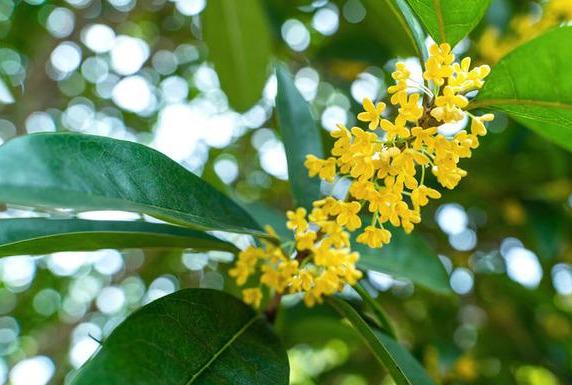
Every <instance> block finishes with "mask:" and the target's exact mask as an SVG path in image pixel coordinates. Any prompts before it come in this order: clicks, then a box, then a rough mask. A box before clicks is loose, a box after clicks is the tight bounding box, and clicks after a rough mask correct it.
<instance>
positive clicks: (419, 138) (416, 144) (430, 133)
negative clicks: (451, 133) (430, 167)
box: [411, 127, 437, 151]
mask: <svg viewBox="0 0 572 385" xmlns="http://www.w3.org/2000/svg"><path fill="white" fill-rule="evenodd" d="M411 134H412V135H413V136H414V137H415V139H414V140H413V148H414V149H415V150H421V148H422V147H423V146H426V147H427V149H428V150H429V151H431V150H432V149H433V146H434V143H435V139H434V136H435V134H437V127H429V128H425V129H424V128H423V127H413V128H412V129H411Z"/></svg>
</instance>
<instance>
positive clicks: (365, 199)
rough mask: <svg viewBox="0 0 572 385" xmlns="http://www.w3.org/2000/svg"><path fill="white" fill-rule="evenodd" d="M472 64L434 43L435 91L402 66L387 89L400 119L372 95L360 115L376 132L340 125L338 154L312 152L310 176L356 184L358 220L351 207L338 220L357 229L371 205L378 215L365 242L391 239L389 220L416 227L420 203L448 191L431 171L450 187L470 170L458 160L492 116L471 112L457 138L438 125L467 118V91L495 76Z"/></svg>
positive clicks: (430, 66)
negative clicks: (388, 115) (430, 182)
mask: <svg viewBox="0 0 572 385" xmlns="http://www.w3.org/2000/svg"><path fill="white" fill-rule="evenodd" d="M470 67H471V60H470V59H469V58H465V59H463V60H462V61H461V62H460V63H456V62H455V55H454V54H453V53H452V52H451V47H450V46H449V45H448V44H442V45H433V46H432V47H431V48H430V57H429V59H428V60H427V63H426V65H425V72H424V73H423V77H424V79H425V80H427V81H428V82H429V85H431V86H432V87H433V91H432V90H431V89H429V88H428V87H426V86H425V85H423V84H420V83H418V82H415V81H414V80H413V79H411V74H410V72H409V71H408V69H407V67H406V66H405V65H404V64H402V63H398V64H397V67H396V70H395V72H394V73H393V74H392V77H393V79H394V80H395V81H396V84H395V85H393V86H391V87H389V88H388V92H389V93H390V94H391V98H390V102H391V104H392V110H393V111H394V112H395V113H396V114H395V118H394V119H392V120H389V119H384V118H383V117H382V114H384V113H385V112H386V110H388V108H387V106H386V105H385V104H384V103H381V102H380V103H377V104H374V103H373V102H372V101H371V100H368V99H366V100H364V103H363V107H364V110H365V111H364V112H361V113H360V114H358V116H357V118H358V120H360V121H362V122H366V123H368V129H369V130H363V129H361V128H359V127H353V128H351V129H348V128H346V127H344V126H343V125H339V126H338V128H337V129H336V130H334V131H333V132H332V133H331V135H332V137H334V138H335V139H336V142H335V144H334V147H333V149H332V151H331V155H332V156H331V157H329V158H328V159H319V158H317V157H315V156H313V155H308V157H307V159H306V167H307V168H308V170H309V173H310V176H314V175H319V176H320V177H321V178H322V179H325V180H327V181H329V182H332V181H334V179H335V177H336V175H340V176H342V177H345V178H348V179H350V180H351V181H352V184H351V187H350V189H349V195H350V196H349V197H348V199H347V200H349V202H346V203H343V205H347V206H348V210H349V207H351V209H352V210H353V211H351V214H352V215H354V218H355V219H354V221H353V222H351V221H350V222H348V221H347V219H346V215H347V214H346V211H343V210H339V214H337V215H338V217H337V223H339V224H341V225H344V226H346V228H347V229H348V230H349V231H355V230H356V229H358V228H359V227H361V221H360V220H359V216H358V213H359V212H360V211H361V210H362V206H366V205H367V208H368V211H369V212H370V213H371V214H372V216H373V219H372V222H371V224H370V225H369V226H367V227H366V228H365V229H364V230H363V232H361V234H359V236H358V237H357V241H358V242H360V243H363V244H367V245H368V246H369V247H381V246H382V245H383V244H385V243H388V242H389V241H390V239H391V234H390V233H389V231H387V230H386V229H385V228H384V224H386V223H387V222H389V223H391V225H393V226H395V227H398V226H401V227H403V229H404V230H405V231H406V232H407V233H409V232H411V231H412V230H413V227H414V225H415V224H417V223H419V222H420V221H421V213H420V209H421V207H423V206H425V205H427V204H428V203H429V199H437V198H439V197H440V196H441V194H440V193H439V192H438V191H437V190H435V189H433V188H431V187H429V186H427V185H426V184H425V179H426V178H425V175H426V169H431V171H432V173H433V174H434V175H435V176H436V179H437V181H438V182H439V183H440V184H441V185H442V186H444V187H447V188H449V189H452V188H454V187H455V186H456V185H457V184H458V183H459V181H460V180H461V178H462V177H464V176H465V175H466V174H467V173H466V171H465V170H463V169H461V168H459V167H458V163H459V160H460V159H462V158H468V157H470V156H471V151H472V150H473V149H475V148H477V147H478V146H479V136H482V135H485V134H486V132H487V131H486V128H485V125H484V122H487V121H490V120H492V119H493V118H494V117H493V115H491V114H486V115H483V116H480V117H476V116H472V115H471V119H472V123H471V128H470V130H469V131H465V130H462V131H460V132H458V133H457V134H455V135H454V136H453V137H446V136H444V135H442V134H439V133H438V127H439V126H440V125H442V124H443V123H451V122H457V121H460V120H462V119H463V118H464V117H465V114H466V112H465V111H464V110H463V109H464V108H465V107H467V105H468V104H469V101H468V99H467V97H466V96H465V95H466V94H467V93H469V92H471V91H474V90H477V89H480V88H481V87H482V86H483V84H484V78H485V77H486V76H487V75H488V74H489V73H490V68H489V67H488V66H486V65H483V66H479V67H476V68H473V69H471V68H470ZM411 91H413V92H411ZM419 170H420V172H419ZM418 176H420V177H419V178H418ZM344 207H345V206H344ZM346 222H347V224H346Z"/></svg>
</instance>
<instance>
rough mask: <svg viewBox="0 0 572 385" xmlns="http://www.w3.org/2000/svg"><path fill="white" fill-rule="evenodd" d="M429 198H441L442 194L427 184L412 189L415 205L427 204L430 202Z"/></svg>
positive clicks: (412, 199) (412, 198)
mask: <svg viewBox="0 0 572 385" xmlns="http://www.w3.org/2000/svg"><path fill="white" fill-rule="evenodd" d="M428 198H431V199H439V198H441V194H440V193H439V191H437V190H434V189H432V188H430V187H427V186H425V185H421V186H419V187H417V188H416V189H413V191H411V201H412V202H413V206H417V207H419V206H425V205H427V204H428V203H429V199H428Z"/></svg>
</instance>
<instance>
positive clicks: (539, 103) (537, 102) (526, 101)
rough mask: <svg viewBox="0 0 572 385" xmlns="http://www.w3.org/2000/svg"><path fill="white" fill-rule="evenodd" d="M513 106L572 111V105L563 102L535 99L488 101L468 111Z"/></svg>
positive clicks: (476, 104) (478, 102)
mask: <svg viewBox="0 0 572 385" xmlns="http://www.w3.org/2000/svg"><path fill="white" fill-rule="evenodd" d="M501 105H512V106H534V107H547V108H561V109H564V110H571V111H572V104H571V103H562V102H549V101H544V100H534V99H512V98H509V99H487V100H483V101H476V102H473V103H471V104H469V106H468V107H467V110H474V109H477V108H485V107H492V106H501Z"/></svg>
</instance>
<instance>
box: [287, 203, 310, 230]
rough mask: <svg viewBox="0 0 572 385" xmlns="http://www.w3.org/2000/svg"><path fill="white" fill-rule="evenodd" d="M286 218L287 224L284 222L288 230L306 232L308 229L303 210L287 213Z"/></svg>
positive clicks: (304, 210)
mask: <svg viewBox="0 0 572 385" xmlns="http://www.w3.org/2000/svg"><path fill="white" fill-rule="evenodd" d="M286 217H287V218H288V219H289V220H288V222H286V227H288V228H289V229H290V230H296V231H306V229H307V228H308V222H307V221H306V209H305V208H303V207H300V208H298V209H297V210H296V211H288V212H287V213H286Z"/></svg>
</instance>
